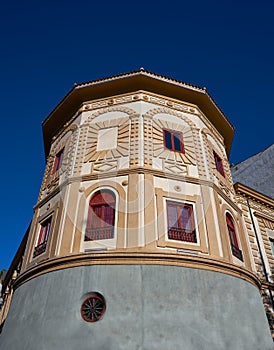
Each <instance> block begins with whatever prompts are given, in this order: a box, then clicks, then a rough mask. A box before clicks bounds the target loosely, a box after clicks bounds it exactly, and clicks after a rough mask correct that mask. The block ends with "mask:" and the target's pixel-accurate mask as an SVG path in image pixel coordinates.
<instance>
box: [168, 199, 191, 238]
mask: <svg viewBox="0 0 274 350" xmlns="http://www.w3.org/2000/svg"><path fill="white" fill-rule="evenodd" d="M167 218H168V238H169V239H174V240H177V241H184V242H191V243H197V237H196V231H195V224H194V217H193V206H192V205H191V204H186V203H178V202H171V201H168V202H167Z"/></svg>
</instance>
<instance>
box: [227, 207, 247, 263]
mask: <svg viewBox="0 0 274 350" xmlns="http://www.w3.org/2000/svg"><path fill="white" fill-rule="evenodd" d="M226 225H227V230H228V234H229V239H230V245H231V250H232V254H233V255H234V256H236V258H238V259H240V260H242V261H243V255H242V251H241V250H240V248H239V244H238V239H237V235H236V230H235V225H234V221H233V219H232V216H231V215H230V214H229V213H227V214H226Z"/></svg>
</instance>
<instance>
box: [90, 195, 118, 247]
mask: <svg viewBox="0 0 274 350" xmlns="http://www.w3.org/2000/svg"><path fill="white" fill-rule="evenodd" d="M115 204H116V199H115V195H114V193H113V192H112V191H110V190H107V189H103V190H99V191H97V192H95V193H94V194H93V196H92V197H91V199H90V202H89V209H88V218H87V225H86V230H85V239H84V240H85V241H95V240H103V239H112V238H114V223H115Z"/></svg>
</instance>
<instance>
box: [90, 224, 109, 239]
mask: <svg viewBox="0 0 274 350" xmlns="http://www.w3.org/2000/svg"><path fill="white" fill-rule="evenodd" d="M113 237H114V227H113V226H108V227H97V228H86V233H85V241H97V240H100V239H111V238H113Z"/></svg>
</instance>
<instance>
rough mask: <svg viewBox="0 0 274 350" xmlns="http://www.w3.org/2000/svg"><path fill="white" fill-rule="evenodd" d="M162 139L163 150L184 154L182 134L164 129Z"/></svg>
mask: <svg viewBox="0 0 274 350" xmlns="http://www.w3.org/2000/svg"><path fill="white" fill-rule="evenodd" d="M163 139H164V145H165V148H167V149H169V150H171V151H174V152H180V153H185V148H184V141H183V134H182V133H181V132H179V131H173V130H166V129H164V130H163Z"/></svg>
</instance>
